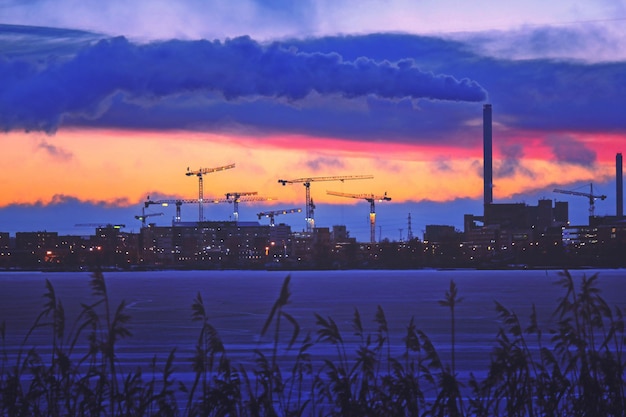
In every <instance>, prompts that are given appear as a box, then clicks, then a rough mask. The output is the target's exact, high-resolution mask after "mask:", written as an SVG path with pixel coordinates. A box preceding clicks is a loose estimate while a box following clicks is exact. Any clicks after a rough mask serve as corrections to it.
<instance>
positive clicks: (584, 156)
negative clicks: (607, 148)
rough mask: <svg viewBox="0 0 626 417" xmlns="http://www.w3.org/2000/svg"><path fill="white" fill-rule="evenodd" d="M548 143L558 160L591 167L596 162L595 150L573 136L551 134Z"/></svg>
mask: <svg viewBox="0 0 626 417" xmlns="http://www.w3.org/2000/svg"><path fill="white" fill-rule="evenodd" d="M549 144H550V146H552V153H553V154H554V157H555V158H556V160H557V161H558V162H561V163H566V164H573V165H580V166H582V167H593V166H594V165H595V163H596V156H597V155H596V153H595V151H593V150H591V149H589V148H588V147H587V146H585V144H584V143H581V142H579V141H577V140H576V139H575V138H573V137H570V136H553V137H550V138H549Z"/></svg>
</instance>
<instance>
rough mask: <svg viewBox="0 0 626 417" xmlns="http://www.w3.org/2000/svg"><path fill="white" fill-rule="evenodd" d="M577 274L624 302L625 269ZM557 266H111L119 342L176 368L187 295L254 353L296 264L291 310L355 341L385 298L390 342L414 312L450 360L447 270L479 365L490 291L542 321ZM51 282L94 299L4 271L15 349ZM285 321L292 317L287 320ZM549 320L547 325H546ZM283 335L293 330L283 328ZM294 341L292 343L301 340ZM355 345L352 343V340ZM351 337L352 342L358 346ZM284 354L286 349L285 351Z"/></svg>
mask: <svg viewBox="0 0 626 417" xmlns="http://www.w3.org/2000/svg"><path fill="white" fill-rule="evenodd" d="M571 272H572V275H573V276H574V278H575V282H576V283H577V284H579V282H580V278H581V277H582V276H583V274H586V275H587V276H591V275H592V274H593V273H595V272H598V273H599V282H598V285H599V287H600V288H601V289H602V295H603V297H604V298H605V299H606V300H607V301H608V303H609V305H611V306H619V307H621V308H622V309H625V308H626V297H624V294H626V270H599V271H595V270H586V271H571ZM558 273H559V271H533V270H528V271H526V270H520V271H475V270H442V271H439V270H414V271H296V272H291V273H289V272H284V271H156V272H152V271H151V272H112V273H105V279H106V283H107V287H108V291H109V295H110V297H111V298H112V300H113V306H114V307H116V306H117V304H119V302H120V301H122V300H125V301H126V302H127V303H128V310H127V312H128V313H129V314H130V315H131V322H130V328H131V331H132V333H133V335H132V337H130V338H128V339H124V340H122V341H121V342H120V343H119V344H118V354H119V357H120V361H121V362H122V364H123V365H124V366H136V365H140V366H144V365H147V364H148V363H149V362H150V361H151V359H152V358H153V357H154V355H157V357H158V359H159V360H160V361H164V360H165V357H166V356H167V354H168V353H169V351H170V350H171V349H172V348H174V347H176V349H177V352H176V358H177V371H178V372H182V373H183V374H184V373H186V372H190V364H189V358H190V357H191V356H192V354H193V349H194V346H195V343H196V340H197V337H198V332H199V328H200V324H199V323H196V322H193V321H192V320H191V312H192V311H191V303H192V301H193V300H194V299H195V297H196V295H197V293H198V292H200V293H201V295H202V297H203V299H204V303H205V306H206V307H207V309H208V312H209V316H210V323H211V324H212V325H213V326H214V327H215V328H216V329H217V330H218V332H219V334H220V337H221V339H222V341H223V343H224V345H225V347H226V350H227V353H228V355H229V356H230V357H231V358H232V359H233V362H236V363H247V362H248V361H251V360H252V359H253V353H252V350H253V349H255V348H260V349H266V348H268V347H269V346H270V345H271V336H270V335H266V336H265V337H263V338H261V337H260V332H261V329H262V327H263V324H264V322H265V320H266V318H267V316H268V314H269V312H270V310H271V307H272V305H273V303H274V301H275V300H276V298H277V297H278V294H279V291H280V288H281V286H282V283H283V281H284V279H285V277H286V275H287V274H291V286H290V287H291V299H290V300H291V303H290V304H289V305H288V306H287V308H286V311H287V312H288V313H290V314H291V315H292V316H293V317H294V318H295V319H296V320H297V321H298V323H299V324H300V326H301V327H302V334H304V333H306V332H310V333H311V334H312V336H313V338H314V339H315V338H316V334H315V331H316V329H317V327H316V325H315V317H314V313H317V314H319V315H321V316H323V317H332V318H333V319H334V320H335V321H336V322H337V324H338V325H339V328H340V330H341V331H342V334H343V336H344V339H345V340H347V341H348V343H352V342H354V341H355V338H354V336H353V333H354V332H353V328H352V319H353V317H354V310H355V309H358V310H359V312H360V314H361V319H362V322H363V326H364V327H365V328H366V330H368V331H371V333H374V332H375V331H376V328H377V324H376V323H375V322H374V315H375V312H376V309H377V306H378V305H380V306H381V307H382V309H383V310H384V312H385V315H386V318H387V321H388V324H389V332H390V340H391V344H392V349H394V350H397V351H398V352H399V351H400V350H401V347H402V346H403V340H402V338H403V337H404V335H405V332H406V326H407V324H408V323H409V320H410V319H411V317H414V319H415V323H416V326H417V328H418V329H420V330H422V331H424V332H425V333H426V334H427V335H428V336H429V337H430V338H431V340H432V341H433V343H434V345H435V347H436V348H437V350H438V352H439V354H440V355H441V357H442V359H443V360H444V361H446V362H447V361H449V352H450V345H449V340H450V312H449V310H448V309H447V308H445V307H441V306H440V305H439V304H438V301H439V300H442V299H443V298H444V295H445V292H446V290H448V288H449V285H450V280H454V281H455V283H456V284H457V287H458V295H459V297H462V298H463V301H462V302H461V303H460V304H458V306H457V308H456V312H457V313H456V316H457V317H456V318H457V322H456V323H457V324H456V326H457V336H456V337H457V339H456V343H457V347H456V351H457V371H459V372H460V374H467V373H468V372H469V371H474V372H476V373H479V374H480V373H482V372H483V371H485V367H486V365H487V363H488V362H489V352H490V351H491V349H492V347H493V345H494V340H495V337H496V332H497V330H498V327H499V323H498V320H497V316H496V312H495V308H494V301H498V302H500V303H501V304H503V305H504V306H505V307H507V308H509V309H511V310H514V311H515V312H516V313H517V314H518V316H519V317H520V320H521V321H522V325H523V326H526V325H527V324H528V317H529V314H530V311H531V306H532V304H533V303H534V304H535V305H536V308H537V313H538V318H539V322H540V323H548V322H550V319H551V317H550V315H551V313H552V311H553V309H554V308H555V306H556V302H557V300H558V298H559V297H561V296H562V295H564V292H563V290H562V289H561V288H560V287H558V286H556V285H554V282H555V281H556V280H557V279H558ZM46 279H48V280H49V281H50V282H51V283H52V284H53V286H54V288H55V290H56V293H57V297H59V298H60V299H61V300H62V302H63V305H64V308H65V310H66V315H67V317H68V321H69V323H72V322H73V319H74V318H75V317H76V315H77V314H78V312H79V311H80V303H89V302H91V301H93V300H94V298H93V296H92V295H91V288H90V286H89V280H90V274H89V273H87V272H85V273H36V272H2V273H0V321H5V322H6V337H7V340H6V343H7V348H8V350H9V352H11V350H13V349H17V347H19V345H20V343H21V342H22V340H23V338H24V335H25V333H26V331H27V330H28V328H29V327H30V325H31V324H32V323H33V322H34V320H35V318H36V316H37V315H38V314H39V313H40V312H41V310H42V306H43V303H44V298H43V294H44V292H45V280H46ZM285 327H287V325H286V324H285ZM544 330H547V326H546V328H544ZM49 342H50V336H49V334H48V333H47V330H46V331H41V332H37V333H36V334H35V335H34V337H33V338H32V340H31V341H30V342H29V343H27V345H26V346H29V347H30V346H39V347H38V348H41V349H45V347H46V346H47V345H49ZM284 342H285V345H286V343H287V336H286V337H285V340H284ZM297 345H298V344H297V343H296V347H297ZM354 346H355V347H356V344H355V345H354ZM316 349H317V350H314V351H313V352H314V353H315V354H316V355H319V357H320V358H321V357H323V356H324V355H332V354H333V353H334V352H335V350H334V348H333V347H331V346H328V345H323V346H319V345H318V346H316ZM354 351H355V350H354V349H352V350H351V349H350V345H348V352H349V353H350V352H354ZM282 354H284V355H287V356H288V354H286V353H285V352H284V351H283V352H282Z"/></svg>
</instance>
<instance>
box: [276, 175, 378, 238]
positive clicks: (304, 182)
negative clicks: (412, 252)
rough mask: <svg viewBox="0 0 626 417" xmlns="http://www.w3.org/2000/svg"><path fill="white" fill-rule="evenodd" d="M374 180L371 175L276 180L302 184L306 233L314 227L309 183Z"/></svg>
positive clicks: (313, 206)
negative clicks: (303, 188)
mask: <svg viewBox="0 0 626 417" xmlns="http://www.w3.org/2000/svg"><path fill="white" fill-rule="evenodd" d="M372 178H374V177H373V176H372V175H347V176H334V177H307V178H296V179H294V180H278V182H279V183H281V184H282V185H286V184H295V183H302V185H304V187H305V188H306V217H305V221H306V231H307V232H309V233H310V232H312V231H313V227H314V226H315V219H314V218H313V212H314V210H315V205H314V204H313V200H311V183H312V182H314V181H342V182H343V181H348V180H369V179H372Z"/></svg>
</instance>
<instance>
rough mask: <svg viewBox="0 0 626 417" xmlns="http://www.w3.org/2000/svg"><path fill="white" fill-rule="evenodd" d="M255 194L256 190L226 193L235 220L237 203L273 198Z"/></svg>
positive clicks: (236, 219)
mask: <svg viewBox="0 0 626 417" xmlns="http://www.w3.org/2000/svg"><path fill="white" fill-rule="evenodd" d="M257 194H258V193H257V192H256V191H248V192H243V191H242V192H232V193H226V200H227V201H228V202H229V203H233V218H234V219H235V222H238V221H239V203H242V202H243V203H245V202H251V201H269V200H275V198H273V197H262V196H259V195H257Z"/></svg>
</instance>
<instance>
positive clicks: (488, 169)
mask: <svg viewBox="0 0 626 417" xmlns="http://www.w3.org/2000/svg"><path fill="white" fill-rule="evenodd" d="M492 165H493V157H492V152H491V104H485V105H484V106H483V186H484V196H485V206H487V205H489V204H491V203H493V167H492Z"/></svg>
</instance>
